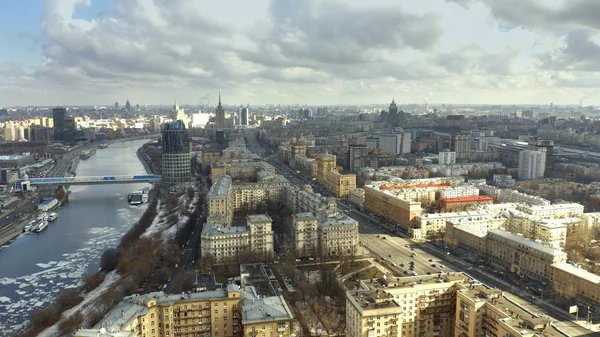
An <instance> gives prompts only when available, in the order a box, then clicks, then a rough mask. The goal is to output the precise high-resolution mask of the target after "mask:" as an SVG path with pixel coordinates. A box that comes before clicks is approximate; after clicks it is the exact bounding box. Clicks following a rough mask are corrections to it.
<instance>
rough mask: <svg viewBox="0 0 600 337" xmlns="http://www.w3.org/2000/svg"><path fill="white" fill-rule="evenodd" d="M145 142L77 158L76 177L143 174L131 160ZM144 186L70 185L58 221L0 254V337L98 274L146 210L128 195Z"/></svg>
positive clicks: (140, 141) (133, 159)
mask: <svg viewBox="0 0 600 337" xmlns="http://www.w3.org/2000/svg"><path fill="white" fill-rule="evenodd" d="M145 142H147V140H136V141H129V142H122V143H116V144H113V145H111V146H109V147H108V148H106V149H102V150H98V152H97V153H96V154H95V155H94V156H92V157H91V158H90V159H87V160H81V162H80V163H79V167H78V168H77V176H101V175H126V174H144V173H145V171H144V167H143V165H142V164H141V163H140V162H139V161H138V158H137V156H136V151H137V149H138V148H139V147H140V146H141V145H142V144H143V143H145ZM147 186H149V185H148V184H125V185H92V186H73V187H71V191H72V193H71V195H70V197H69V202H68V203H67V204H65V205H64V206H63V207H61V208H59V209H58V210H57V211H56V212H57V213H58V219H57V220H56V221H54V222H52V223H51V224H50V226H48V228H46V229H45V230H44V231H43V232H41V233H38V234H26V235H25V234H24V235H21V237H19V238H18V239H17V240H16V241H14V242H13V243H11V244H10V246H9V247H8V248H6V249H4V250H3V251H1V252H0V336H9V335H10V333H11V332H14V331H15V330H18V329H19V328H20V327H21V326H22V325H23V324H24V323H26V322H27V321H28V320H29V318H30V317H31V314H32V313H33V312H34V311H35V310H37V309H40V308H43V307H45V306H47V305H48V304H49V303H50V302H51V301H52V299H53V298H54V296H55V294H56V293H57V292H58V291H60V290H63V289H67V288H76V287H78V285H79V282H80V280H81V278H82V276H83V275H85V274H87V273H92V272H95V271H97V270H98V266H99V260H100V256H101V255H102V252H103V251H104V250H106V249H107V248H110V247H114V246H116V245H117V244H118V242H119V240H120V238H121V236H122V235H123V234H124V233H125V232H126V231H127V230H128V229H129V228H130V227H131V225H132V224H133V223H134V222H135V221H137V219H139V218H140V216H141V215H142V213H143V211H144V209H145V207H144V206H141V207H137V206H130V205H129V204H128V203H127V194H129V193H131V192H133V191H136V190H140V189H142V188H144V187H147Z"/></svg>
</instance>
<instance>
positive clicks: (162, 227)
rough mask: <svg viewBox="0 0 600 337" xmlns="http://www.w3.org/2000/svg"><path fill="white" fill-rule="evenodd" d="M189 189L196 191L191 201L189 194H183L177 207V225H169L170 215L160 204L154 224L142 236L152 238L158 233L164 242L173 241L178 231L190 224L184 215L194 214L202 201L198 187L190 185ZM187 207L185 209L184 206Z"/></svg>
mask: <svg viewBox="0 0 600 337" xmlns="http://www.w3.org/2000/svg"><path fill="white" fill-rule="evenodd" d="M187 187H192V188H193V189H194V197H193V198H192V199H191V200H190V198H189V197H188V195H187V193H183V194H182V195H181V196H179V200H178V205H177V223H175V224H173V223H169V221H168V220H167V218H169V213H167V211H166V210H165V209H164V205H162V204H161V203H160V202H159V204H158V205H157V207H158V213H157V215H156V217H155V218H154V220H153V221H152V224H151V225H150V226H149V227H148V229H146V232H145V233H144V234H143V235H142V236H144V237H152V236H154V235H156V234H158V233H161V235H162V238H163V240H164V241H168V240H170V239H172V238H173V237H174V236H175V234H176V233H177V230H178V229H179V228H181V227H183V226H185V224H186V223H187V222H188V220H189V217H188V216H186V215H183V214H184V213H193V212H194V211H195V210H196V203H197V202H198V200H199V199H200V194H199V190H198V189H197V187H196V186H193V185H189V186H186V188H187ZM185 205H187V206H186V207H185V208H184V206H185Z"/></svg>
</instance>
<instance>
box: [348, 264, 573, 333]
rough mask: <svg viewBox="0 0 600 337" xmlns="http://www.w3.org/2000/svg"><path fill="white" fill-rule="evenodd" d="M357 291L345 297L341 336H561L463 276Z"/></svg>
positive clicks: (364, 285) (365, 284) (404, 280)
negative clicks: (344, 322) (344, 331)
mask: <svg viewBox="0 0 600 337" xmlns="http://www.w3.org/2000/svg"><path fill="white" fill-rule="evenodd" d="M360 288H361V289H360V290H358V291H356V290H353V291H349V292H347V293H346V336H352V337H354V336H361V337H362V336H365V337H369V336H403V337H428V336H439V337H444V336H455V337H479V336H489V337H536V336H547V337H558V336H562V335H560V334H559V333H558V332H557V331H556V330H554V329H547V328H548V327H549V324H550V322H549V321H548V320H547V319H546V318H545V317H542V316H532V315H531V313H530V312H529V311H527V310H526V309H525V308H522V307H520V306H518V305H516V304H513V302H511V301H510V300H509V298H508V297H507V294H504V293H503V292H501V291H500V290H497V289H491V288H487V287H486V286H484V285H482V284H480V283H479V282H478V281H476V280H474V279H471V278H470V277H469V276H468V275H466V274H463V273H450V274H443V275H423V276H415V277H401V278H398V279H391V280H387V281H385V284H384V285H382V284H381V282H380V281H375V282H371V281H370V280H369V281H361V282H360ZM380 302H383V305H380V307H377V306H376V304H378V303H380ZM396 317H397V318H398V322H397V324H398V325H399V327H398V328H397V329H396V327H395V325H394V324H396V320H395V318H396ZM377 323H379V324H377ZM377 329H379V331H377Z"/></svg>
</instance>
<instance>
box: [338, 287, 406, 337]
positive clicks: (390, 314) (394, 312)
mask: <svg viewBox="0 0 600 337" xmlns="http://www.w3.org/2000/svg"><path fill="white" fill-rule="evenodd" d="M401 317H402V307H401V306H400V304H399V303H398V302H397V301H396V300H395V299H394V296H393V295H391V294H388V293H386V292H384V291H379V290H360V291H349V292H347V293H346V336H347V337H392V336H393V337H400V336H403V335H402V325H401V322H400V319H401Z"/></svg>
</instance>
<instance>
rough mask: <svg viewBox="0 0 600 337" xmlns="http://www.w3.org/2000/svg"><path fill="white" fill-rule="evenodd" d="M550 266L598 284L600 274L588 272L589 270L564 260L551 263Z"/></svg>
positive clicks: (599, 282)
mask: <svg viewBox="0 0 600 337" xmlns="http://www.w3.org/2000/svg"><path fill="white" fill-rule="evenodd" d="M552 267H554V268H556V269H560V270H562V271H564V272H567V273H569V274H573V275H575V276H577V277H580V278H583V279H586V280H588V281H590V282H592V283H597V284H600V275H596V274H593V273H590V272H589V271H587V270H585V269H581V268H577V267H575V266H574V265H572V264H570V263H566V262H562V263H555V264H553V265H552Z"/></svg>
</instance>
